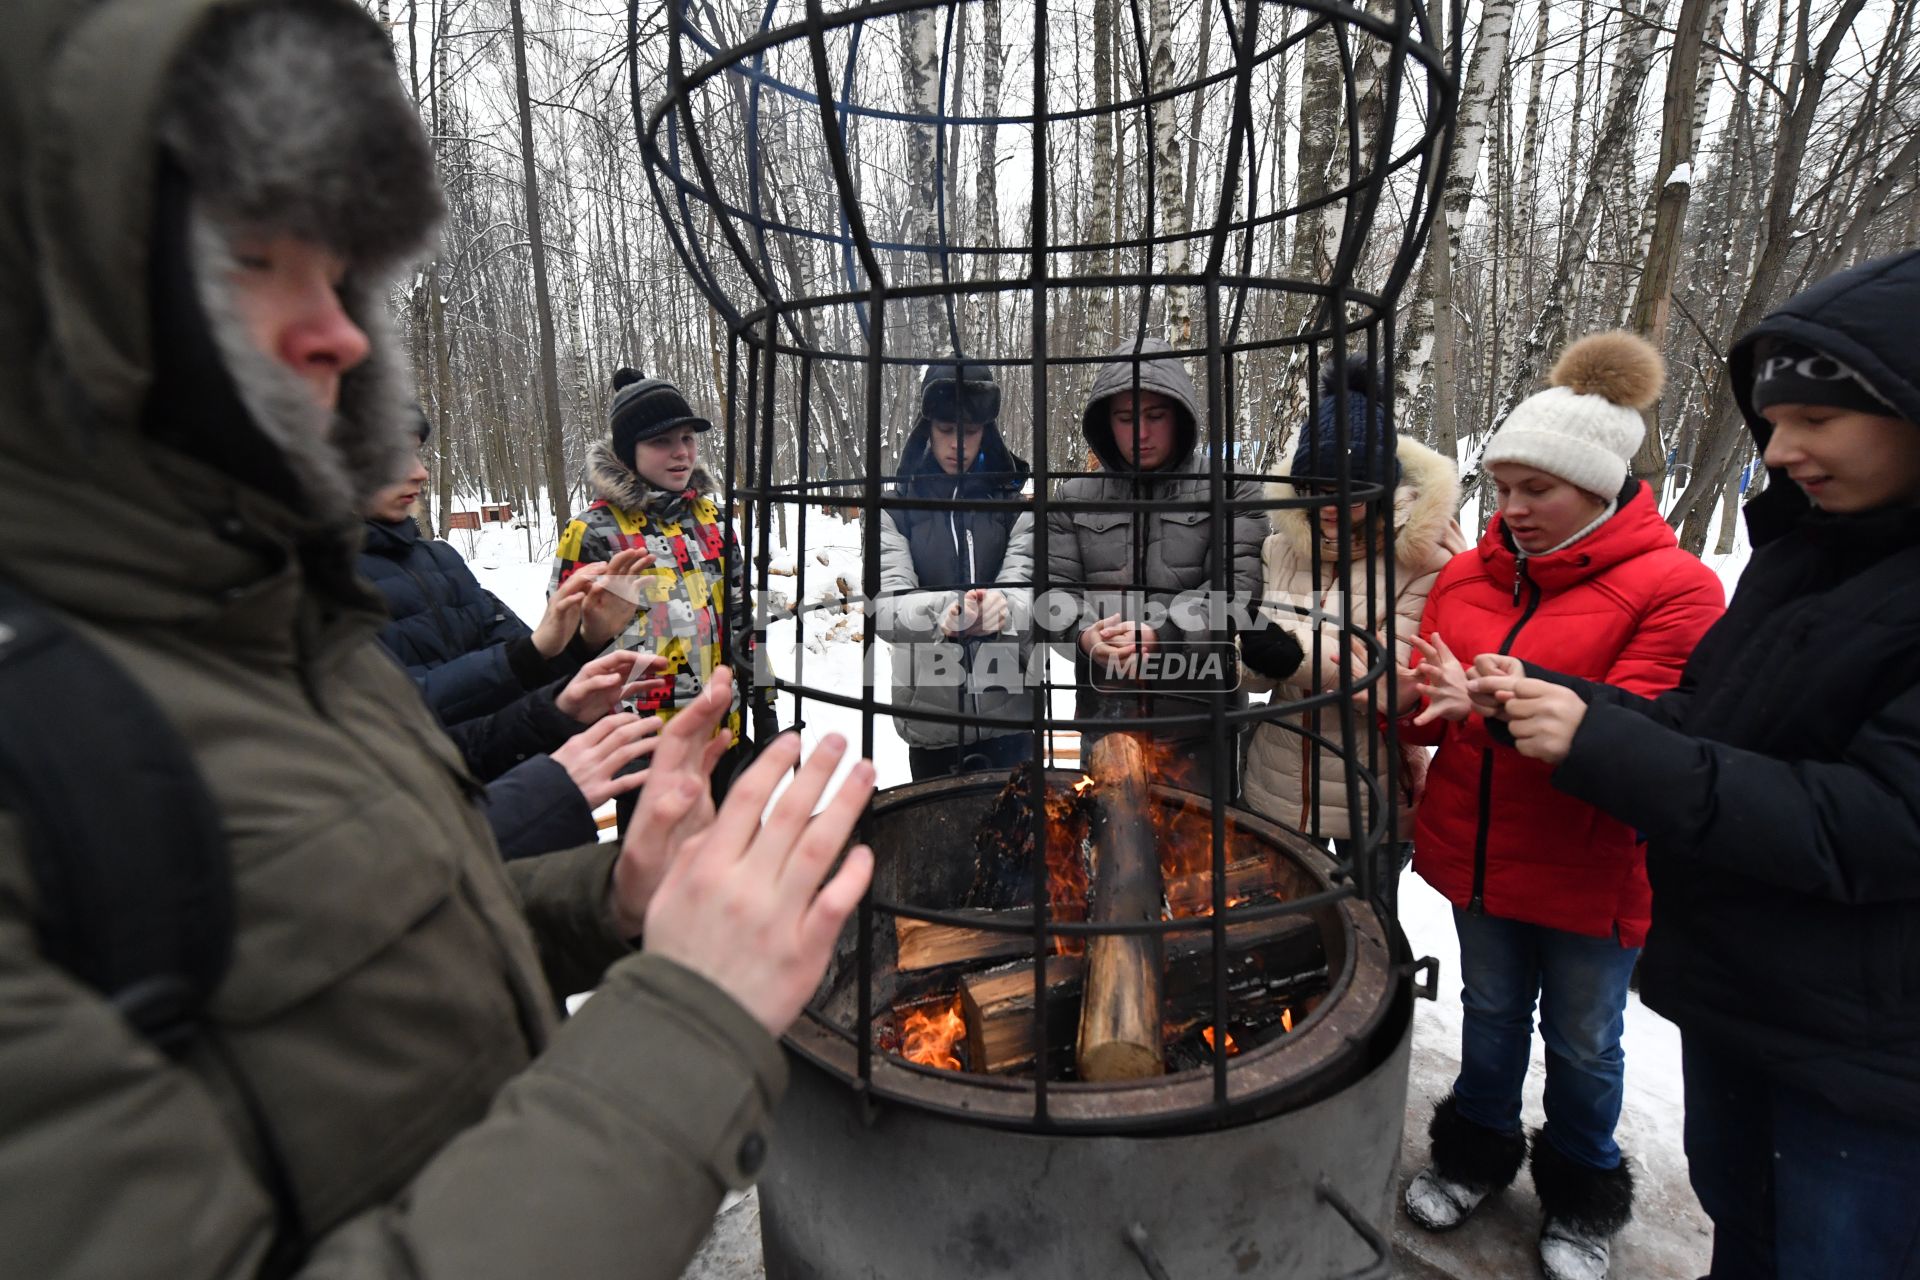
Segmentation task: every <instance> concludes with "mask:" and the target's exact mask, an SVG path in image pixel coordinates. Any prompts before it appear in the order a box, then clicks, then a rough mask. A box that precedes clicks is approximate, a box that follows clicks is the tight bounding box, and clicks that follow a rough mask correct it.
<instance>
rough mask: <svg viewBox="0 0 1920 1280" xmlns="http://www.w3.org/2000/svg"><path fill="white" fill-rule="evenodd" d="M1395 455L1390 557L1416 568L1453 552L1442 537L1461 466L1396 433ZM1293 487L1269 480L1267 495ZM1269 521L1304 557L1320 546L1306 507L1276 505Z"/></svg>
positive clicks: (1455, 505) (1455, 504)
mask: <svg viewBox="0 0 1920 1280" xmlns="http://www.w3.org/2000/svg"><path fill="white" fill-rule="evenodd" d="M1394 456H1395V457H1397V458H1398V459H1399V460H1400V484H1399V487H1398V488H1396V489H1395V490H1394V491H1393V551H1394V559H1395V560H1396V561H1397V562H1398V563H1400V564H1404V565H1409V566H1411V567H1414V568H1416V569H1421V570H1425V569H1428V568H1436V567H1438V565H1440V564H1444V563H1446V561H1448V560H1450V559H1452V558H1453V553H1452V552H1451V551H1448V550H1446V549H1445V547H1444V546H1443V545H1442V543H1443V540H1444V538H1445V535H1446V532H1447V527H1448V526H1449V525H1451V524H1452V523H1453V520H1454V513H1455V512H1456V511H1457V510H1459V507H1460V469H1459V467H1458V466H1456V465H1455V464H1454V463H1453V462H1452V461H1451V460H1450V459H1448V458H1447V457H1445V456H1443V455H1442V454H1439V453H1436V452H1435V451H1434V450H1432V449H1429V448H1428V447H1427V446H1426V445H1424V444H1421V443H1420V442H1419V441H1418V440H1415V439H1414V438H1413V437H1412V436H1401V437H1400V438H1399V441H1398V443H1397V444H1395V446H1394ZM1296 492H1297V491H1296V490H1295V489H1294V487H1293V485H1292V484H1290V483H1288V482H1286V481H1284V480H1283V481H1275V482H1274V483H1272V484H1270V485H1268V486H1267V496H1268V497H1269V498H1291V497H1294V496H1296ZM1273 527H1274V529H1275V530H1276V531H1277V532H1278V533H1279V534H1280V535H1281V536H1282V537H1284V538H1285V539H1286V540H1287V541H1288V542H1289V543H1290V544H1291V545H1292V546H1293V548H1294V550H1295V551H1297V552H1298V553H1299V554H1300V555H1301V556H1303V557H1304V556H1308V555H1311V554H1314V553H1315V552H1317V550H1318V549H1319V546H1320V539H1319V536H1318V535H1317V534H1316V532H1315V530H1314V522H1313V521H1312V520H1310V519H1309V518H1308V513H1307V511H1306V509H1304V508H1287V509H1283V510H1279V511H1275V512H1274V513H1273Z"/></svg>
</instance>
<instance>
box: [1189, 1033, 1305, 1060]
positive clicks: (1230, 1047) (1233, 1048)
mask: <svg viewBox="0 0 1920 1280" xmlns="http://www.w3.org/2000/svg"><path fill="white" fill-rule="evenodd" d="M1288 1030H1289V1031H1291V1030H1292V1028H1291V1027H1289V1028H1288ZM1200 1037H1201V1039H1203V1040H1205V1041H1206V1042H1207V1048H1209V1049H1211V1048H1213V1047H1214V1043H1213V1028H1212V1027H1208V1028H1207V1029H1206V1030H1205V1031H1202V1032H1201V1033H1200ZM1239 1052H1240V1046H1239V1045H1237V1044H1235V1043H1234V1042H1233V1032H1231V1031H1229V1032H1227V1056H1228V1057H1229V1058H1231V1057H1233V1056H1234V1055H1235V1054H1237V1053H1239Z"/></svg>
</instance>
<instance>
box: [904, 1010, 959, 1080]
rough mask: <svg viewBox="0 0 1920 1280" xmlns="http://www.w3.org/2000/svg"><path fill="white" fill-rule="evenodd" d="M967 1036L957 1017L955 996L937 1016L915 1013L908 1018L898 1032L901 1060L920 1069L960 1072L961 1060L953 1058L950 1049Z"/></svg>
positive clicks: (924, 1011) (934, 1014)
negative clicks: (935, 1068)
mask: <svg viewBox="0 0 1920 1280" xmlns="http://www.w3.org/2000/svg"><path fill="white" fill-rule="evenodd" d="M966 1034H967V1024H966V1021H965V1020H964V1019H962V1018H961V1016H960V997H959V996H955V997H954V998H953V1003H952V1004H950V1005H948V1006H947V1007H946V1008H945V1009H944V1010H941V1011H939V1012H936V1013H928V1012H927V1011H926V1010H924V1009H916V1010H915V1011H914V1012H912V1013H910V1014H908V1015H907V1020H906V1023H905V1025H903V1026H902V1027H901V1028H900V1056H901V1057H903V1058H905V1059H906V1060H907V1061H908V1062H917V1063H919V1064H920V1065H921V1066H923V1067H939V1068H940V1069H941V1070H943V1071H959V1070H960V1069H961V1066H960V1059H959V1058H957V1057H955V1056H954V1052H953V1046H954V1043H955V1042H956V1041H958V1040H959V1039H960V1038H961V1037H962V1036H964V1035H966Z"/></svg>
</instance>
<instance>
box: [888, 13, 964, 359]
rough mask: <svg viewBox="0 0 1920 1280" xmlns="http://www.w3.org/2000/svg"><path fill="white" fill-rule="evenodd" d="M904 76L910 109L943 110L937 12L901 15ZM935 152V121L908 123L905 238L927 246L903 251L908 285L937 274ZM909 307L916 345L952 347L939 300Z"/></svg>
mask: <svg viewBox="0 0 1920 1280" xmlns="http://www.w3.org/2000/svg"><path fill="white" fill-rule="evenodd" d="M900 74H901V82H902V84H903V85H904V86H905V88H906V104H905V105H906V110H907V111H909V112H910V113H912V114H913V115H915V116H917V117H919V119H920V120H923V121H931V120H932V119H933V118H934V117H935V116H936V115H937V114H938V112H939V110H940V104H939V89H940V30H939V24H938V22H937V21H936V17H935V11H933V10H930V9H911V10H908V11H906V12H904V13H902V14H901V15H900ZM937 155H938V148H937V140H936V138H935V135H934V128H933V125H932V124H931V123H914V124H909V125H908V126H907V163H906V171H905V174H904V185H905V187H906V199H907V225H908V227H909V228H910V231H909V233H908V235H907V237H906V238H907V239H908V240H910V241H912V242H914V243H916V244H918V245H921V246H924V251H923V252H921V253H919V254H917V255H916V254H914V253H911V252H910V253H908V254H907V255H905V258H904V260H903V262H902V263H901V266H902V271H903V274H904V275H905V276H906V280H905V281H904V283H910V284H920V283H925V282H927V281H930V280H933V279H935V278H936V277H937V274H938V272H939V266H938V264H937V261H936V258H935V254H936V253H937V251H938V246H937V245H936V243H935V242H936V241H937V240H938V238H939V236H938V231H937V226H936V220H935V215H934V201H935V200H937V199H939V193H940V183H939V177H938V168H939V166H938V163H937ZM909 311H910V313H911V314H912V315H913V316H914V317H915V328H916V329H917V332H916V334H915V336H914V340H913V342H912V343H911V344H910V347H911V348H912V349H918V350H919V351H920V352H921V353H922V354H923V355H926V356H928V357H931V356H933V355H935V354H936V353H938V352H941V351H944V350H946V349H947V348H948V347H949V346H951V345H952V344H951V343H949V342H948V341H947V336H948V335H947V333H946V324H945V321H946V313H945V309H944V308H943V307H942V306H941V305H940V300H939V299H937V298H932V297H928V298H922V299H918V300H916V301H915V302H913V303H912V304H910V306H909Z"/></svg>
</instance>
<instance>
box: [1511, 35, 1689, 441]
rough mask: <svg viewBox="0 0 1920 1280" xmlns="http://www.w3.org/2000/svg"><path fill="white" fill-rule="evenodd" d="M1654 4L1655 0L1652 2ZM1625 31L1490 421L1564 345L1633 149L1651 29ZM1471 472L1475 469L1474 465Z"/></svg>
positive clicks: (1521, 393) (1525, 391) (1513, 401)
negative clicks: (1588, 154)
mask: <svg viewBox="0 0 1920 1280" xmlns="http://www.w3.org/2000/svg"><path fill="white" fill-rule="evenodd" d="M1654 2H1655V3H1658V0H1654ZM1622 18H1623V23H1625V24H1626V29H1624V30H1623V31H1622V32H1621V41H1622V46H1621V52H1620V56H1619V60H1618V62H1617V63H1616V65H1615V68H1614V75H1613V85H1612V87H1611V88H1610V90H1609V93H1608V99H1607V107H1606V113H1605V115H1604V117H1603V119H1602V125H1601V129H1600V133H1599V135H1598V136H1597V137H1596V138H1595V139H1594V148H1593V150H1594V155H1593V163H1592V164H1590V165H1589V166H1588V168H1587V178H1586V182H1585V185H1584V187H1583V188H1582V190H1581V194H1580V204H1579V208H1578V211H1577V212H1576V213H1575V214H1574V218H1573V221H1572V223H1571V225H1569V226H1568V227H1567V228H1566V229H1565V231H1564V232H1563V233H1562V236H1561V240H1560V250H1559V253H1558V255H1557V257H1556V260H1555V263H1554V273H1553V279H1552V282H1551V283H1550V284H1549V286H1548V289H1547V299H1546V305H1545V307H1544V308H1543V309H1542V311H1541V313H1540V317H1539V319H1538V320H1537V321H1535V323H1534V325H1533V328H1532V329H1531V330H1530V331H1529V332H1528V334H1527V338H1526V341H1525V342H1524V343H1523V344H1522V346H1521V350H1520V353H1519V355H1520V358H1519V359H1518V361H1516V363H1515V367H1514V369H1513V370H1512V372H1511V373H1510V375H1509V378H1508V382H1507V387H1506V390H1505V394H1504V395H1503V396H1502V397H1501V399H1500V400H1499V402H1498V408H1497V409H1496V410H1495V413H1494V421H1495V422H1498V421H1500V420H1502V419H1504V418H1505V417H1506V416H1507V414H1508V413H1510V412H1512V410H1513V406H1514V405H1516V404H1518V403H1519V402H1520V401H1521V400H1522V399H1524V398H1525V397H1526V396H1527V394H1528V392H1529V390H1530V389H1531V388H1532V385H1533V382H1534V379H1535V378H1536V377H1537V373H1538V370H1539V368H1540V367H1541V365H1542V364H1543V363H1544V361H1545V359H1546V357H1547V356H1549V355H1550V354H1552V353H1553V352H1556V351H1558V350H1559V349H1560V348H1561V346H1563V345H1564V344H1565V343H1566V340H1567V329H1568V324H1569V320H1570V316H1571V311H1572V307H1573V301H1574V282H1575V280H1576V278H1577V277H1578V275H1579V273H1580V268H1581V265H1582V263H1583V262H1584V261H1585V260H1586V257H1587V254H1588V251H1589V248H1590V245H1591V242H1592V239H1593V232H1594V227H1595V224H1596V223H1597V222H1598V221H1599V218H1600V212H1601V209H1602V207H1603V206H1604V205H1605V204H1606V202H1607V200H1608V198H1609V196H1610V195H1611V194H1612V192H1611V190H1610V189H1609V180H1610V178H1611V176H1612V174H1613V172H1614V170H1615V168H1616V164H1615V157H1617V156H1619V155H1621V154H1622V153H1625V152H1626V151H1627V150H1628V148H1629V147H1630V146H1631V138H1632V134H1633V128H1634V122H1635V118H1636V116H1637V114H1638V107H1639V102H1640V91H1641V89H1642V87H1643V86H1644V85H1645V84H1646V80H1647V64H1648V61H1649V53H1650V51H1651V49H1652V46H1653V37H1654V34H1655V32H1654V28H1653V26H1652V25H1651V24H1649V23H1645V22H1641V21H1639V20H1638V16H1637V14H1623V15H1622ZM1474 469H1475V472H1476V473H1477V472H1478V470H1479V467H1478V464H1477V463H1476V465H1475V468H1474Z"/></svg>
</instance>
